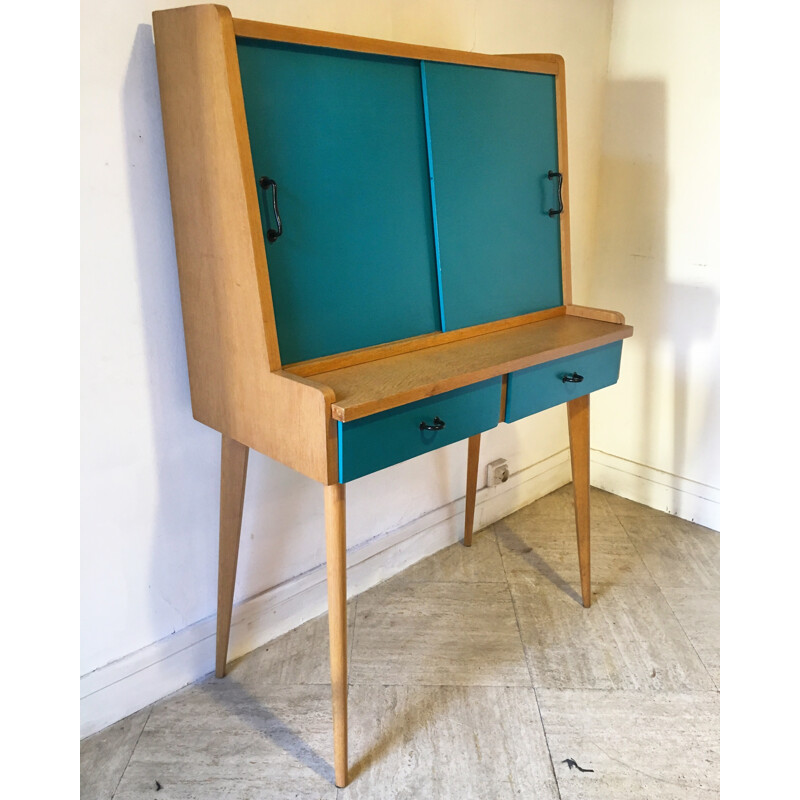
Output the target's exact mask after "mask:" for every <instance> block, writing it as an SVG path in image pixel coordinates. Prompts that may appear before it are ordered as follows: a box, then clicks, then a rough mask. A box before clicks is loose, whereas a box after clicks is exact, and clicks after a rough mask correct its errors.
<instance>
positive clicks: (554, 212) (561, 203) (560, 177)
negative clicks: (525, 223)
mask: <svg viewBox="0 0 800 800" xmlns="http://www.w3.org/2000/svg"><path fill="white" fill-rule="evenodd" d="M547 178H548V180H553V178H558V183H557V184H556V185H557V187H558V188H557V191H558V208H551V209H550V210H549V211H548V212H547V213H548V214H549V215H550V216H551V217H557V216H558V215H559V214H561V213H562V212H563V211H564V200H563V199H562V198H561V186H562V185H563V183H564V176H563V175H562V174H561V173H560V172H553V170H550V171H549V172H548V173H547Z"/></svg>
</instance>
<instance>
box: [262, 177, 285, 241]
mask: <svg viewBox="0 0 800 800" xmlns="http://www.w3.org/2000/svg"><path fill="white" fill-rule="evenodd" d="M258 184H259V186H261V188H262V189H269V188H270V186H271V187H272V210H273V211H274V212H275V221H276V222H277V223H278V230H274V229H273V228H270V229H269V230H268V231H267V241H268V242H269V243H270V244H272V243H273V242H274V241H275V240H276V239H277V238H278V237H279V236H280V235H281V234H282V233H283V225H281V215H280V214H279V213H278V184H277V183H275V181H274V180H272V178H267V177H266V176H263V177H261V178H259V180H258Z"/></svg>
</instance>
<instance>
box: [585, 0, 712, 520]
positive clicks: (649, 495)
mask: <svg viewBox="0 0 800 800" xmlns="http://www.w3.org/2000/svg"><path fill="white" fill-rule="evenodd" d="M600 138H601V141H602V154H601V162H600V173H599V191H598V195H597V213H596V221H595V228H594V237H593V247H592V254H591V257H590V258H589V260H588V261H589V262H590V263H589V264H588V268H587V269H586V272H585V273H581V274H579V275H578V276H577V284H576V285H577V287H579V289H578V298H579V299H582V300H584V301H585V302H587V303H589V304H592V305H597V306H600V307H609V308H615V309H619V310H621V311H623V312H624V313H625V314H626V317H627V321H628V322H629V323H630V324H632V325H633V326H634V329H635V333H634V337H633V339H631V340H630V341H629V342H626V344H625V348H624V355H623V363H622V373H621V377H620V382H619V384H618V385H617V386H615V387H613V388H611V389H608V390H606V391H603V392H600V393H598V394H597V396H596V398H595V399H594V401H593V406H594V412H595V415H594V420H593V426H592V434H593V442H592V444H593V447H594V449H595V451H596V453H595V455H594V459H593V461H594V469H593V479H596V480H595V481H594V482H595V483H596V484H598V485H601V486H605V487H606V488H610V489H611V490H612V491H615V492H617V493H619V494H625V495H627V496H630V497H633V499H636V500H639V501H640V502H644V503H647V504H648V505H653V506H655V507H657V508H664V509H667V510H670V511H672V512H673V513H678V514H680V515H681V516H685V517H687V518H695V519H697V520H698V521H700V522H702V523H703V524H705V525H709V526H712V527H718V499H719V498H718V492H719V399H720V398H719V9H718V4H717V2H716V0H671V2H668V3H665V2H663V0H615V3H614V15H613V23H612V33H611V42H610V49H609V67H608V81H607V86H606V91H605V108H604V125H603V129H602V134H601V136H600ZM584 267H587V262H582V263H580V264H579V265H578V269H579V270H582V269H584Z"/></svg>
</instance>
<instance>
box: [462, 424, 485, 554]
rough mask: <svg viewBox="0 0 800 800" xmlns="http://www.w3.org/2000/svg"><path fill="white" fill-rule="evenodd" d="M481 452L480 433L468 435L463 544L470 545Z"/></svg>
mask: <svg viewBox="0 0 800 800" xmlns="http://www.w3.org/2000/svg"><path fill="white" fill-rule="evenodd" d="M480 452H481V435H480V434H477V435H476V436H470V437H469V444H468V449H467V493H466V500H467V503H466V508H465V510H464V546H465V547H471V546H472V528H473V526H474V523H475V495H476V494H477V492H478V456H479V455H480Z"/></svg>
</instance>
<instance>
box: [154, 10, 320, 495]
mask: <svg viewBox="0 0 800 800" xmlns="http://www.w3.org/2000/svg"><path fill="white" fill-rule="evenodd" d="M153 31H154V34H155V43H156V60H157V66H158V78H159V88H160V92H161V109H162V115H163V122H164V140H165V144H166V152H167V169H168V173H169V185H170V195H171V200H172V213H173V223H174V230H175V248H176V252H177V257H178V273H179V280H180V291H181V306H182V310H183V323H184V334H185V337H186V354H187V359H188V364H189V383H190V388H191V396H192V411H193V413H194V416H195V418H196V419H197V420H199V421H200V422H203V423H204V424H206V425H209V426H210V427H212V428H215V429H216V430H218V431H220V432H221V433H223V434H224V435H226V436H229V437H231V438H232V439H235V440H236V441H238V442H241V443H242V444H245V445H247V446H249V447H252V448H254V449H256V450H259V451H260V452H262V453H265V454H266V455H269V456H271V457H272V458H275V459H276V460H278V461H281V462H282V463H285V464H287V465H288V466H290V467H292V468H293V469H296V470H298V471H299V472H302V473H304V474H306V475H309V476H310V477H313V478H315V479H316V480H319V481H322V482H328V479H329V472H330V470H329V464H330V463H331V460H330V459H329V453H328V448H329V447H330V446H331V442H330V436H329V431H328V426H327V417H328V416H329V413H330V412H329V406H330V401H331V400H332V399H333V392H331V391H330V390H327V389H325V388H324V387H321V386H318V385H315V384H314V383H313V382H311V381H304V380H303V379H297V378H295V377H293V376H292V377H291V378H290V377H288V376H282V375H273V374H270V369H273V370H275V369H279V368H280V360H279V356H278V348H277V339H276V337H275V323H274V319H273V316H272V301H271V297H270V288H269V280H268V276H267V270H266V258H265V255H264V244H263V240H262V239H261V231H260V222H259V213H258V200H257V197H256V194H255V187H254V185H253V182H252V164H251V162H250V155H249V142H248V140H247V127H246V123H245V119H244V105H243V101H242V96H241V85H240V81H239V72H238V65H237V61H236V45H235V39H234V34H233V22H232V19H231V16H230V12H229V11H228V10H227V9H225V8H221V7H219V6H209V5H204V6H190V7H187V8H180V9H173V10H170V11H157V12H155V13H154V14H153ZM281 417H283V418H285V419H290V420H295V422H296V426H295V427H294V428H293V429H288V428H286V427H284V426H283V425H281V424H276V422H275V420H276V419H278V420H280V419H281ZM333 463H334V464H335V448H334V458H333ZM332 479H334V480H335V470H334V475H333V478H332Z"/></svg>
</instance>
